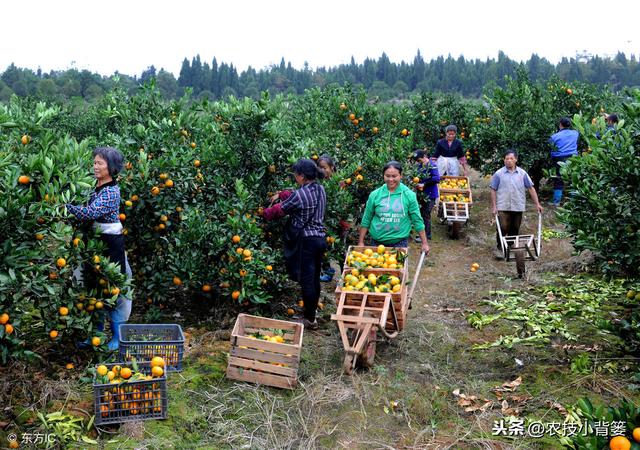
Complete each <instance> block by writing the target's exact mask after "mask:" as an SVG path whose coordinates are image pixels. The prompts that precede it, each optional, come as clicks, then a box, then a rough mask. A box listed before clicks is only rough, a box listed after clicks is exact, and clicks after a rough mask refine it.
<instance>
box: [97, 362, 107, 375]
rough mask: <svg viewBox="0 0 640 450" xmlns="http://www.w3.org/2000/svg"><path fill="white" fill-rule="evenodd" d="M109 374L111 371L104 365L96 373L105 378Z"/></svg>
mask: <svg viewBox="0 0 640 450" xmlns="http://www.w3.org/2000/svg"><path fill="white" fill-rule="evenodd" d="M107 372H109V369H107V366H105V365H104V364H101V365H99V366H98V368H97V369H96V373H97V374H98V375H100V376H101V377H103V376H105V375H106V374H107Z"/></svg>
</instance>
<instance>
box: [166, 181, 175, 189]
mask: <svg viewBox="0 0 640 450" xmlns="http://www.w3.org/2000/svg"><path fill="white" fill-rule="evenodd" d="M164 185H165V186H166V187H168V188H170V187H173V181H172V180H167V181H165V182H164Z"/></svg>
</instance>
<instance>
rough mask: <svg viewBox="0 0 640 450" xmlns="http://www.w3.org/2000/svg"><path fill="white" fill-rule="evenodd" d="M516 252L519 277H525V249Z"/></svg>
mask: <svg viewBox="0 0 640 450" xmlns="http://www.w3.org/2000/svg"><path fill="white" fill-rule="evenodd" d="M514 253H515V257H516V270H517V271H518V278H523V277H524V274H525V259H524V250H517V251H515V252H514Z"/></svg>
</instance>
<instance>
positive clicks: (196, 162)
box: [193, 159, 200, 167]
mask: <svg viewBox="0 0 640 450" xmlns="http://www.w3.org/2000/svg"><path fill="white" fill-rule="evenodd" d="M193 165H194V166H196V167H200V160H199V159H196V160H195V161H194V162H193Z"/></svg>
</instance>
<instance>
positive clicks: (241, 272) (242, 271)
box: [238, 269, 247, 277]
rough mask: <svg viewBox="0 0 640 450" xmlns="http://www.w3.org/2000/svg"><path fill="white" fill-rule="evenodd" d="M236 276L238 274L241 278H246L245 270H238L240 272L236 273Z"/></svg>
mask: <svg viewBox="0 0 640 450" xmlns="http://www.w3.org/2000/svg"><path fill="white" fill-rule="evenodd" d="M238 274H239V275H240V276H241V277H246V276H247V271H246V270H244V269H240V270H239V271H238Z"/></svg>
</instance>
